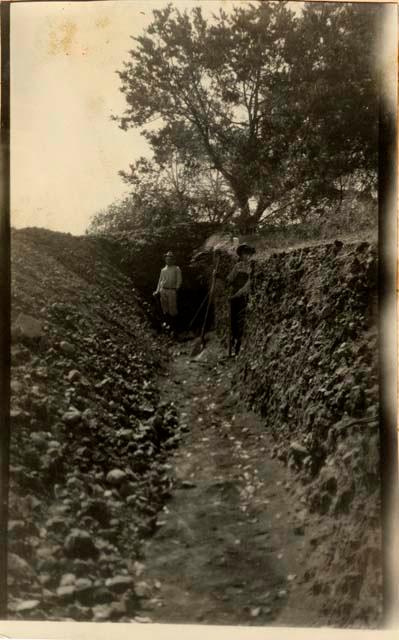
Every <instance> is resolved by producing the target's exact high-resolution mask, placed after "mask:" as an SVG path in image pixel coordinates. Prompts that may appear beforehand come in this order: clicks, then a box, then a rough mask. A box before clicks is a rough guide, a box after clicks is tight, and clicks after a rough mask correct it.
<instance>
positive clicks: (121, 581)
mask: <svg viewBox="0 0 399 640" xmlns="http://www.w3.org/2000/svg"><path fill="white" fill-rule="evenodd" d="M105 586H106V587H107V589H109V590H110V591H112V592H114V593H124V592H125V591H128V590H129V589H131V588H132V587H133V578H132V577H131V576H122V575H120V576H114V577H113V578H108V579H107V580H106V581H105Z"/></svg>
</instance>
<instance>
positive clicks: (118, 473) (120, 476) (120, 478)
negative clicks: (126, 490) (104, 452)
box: [106, 469, 127, 487]
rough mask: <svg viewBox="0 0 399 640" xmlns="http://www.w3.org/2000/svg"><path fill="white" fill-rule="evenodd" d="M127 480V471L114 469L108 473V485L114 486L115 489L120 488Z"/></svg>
mask: <svg viewBox="0 0 399 640" xmlns="http://www.w3.org/2000/svg"><path fill="white" fill-rule="evenodd" d="M126 478H127V474H126V473H125V471H122V470H121V469H112V471H110V472H109V473H107V478H106V480H107V482H108V484H112V485H113V486H115V487H118V486H120V485H121V484H122V482H124V481H125V480H126Z"/></svg>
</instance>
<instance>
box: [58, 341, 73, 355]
mask: <svg viewBox="0 0 399 640" xmlns="http://www.w3.org/2000/svg"><path fill="white" fill-rule="evenodd" d="M60 349H61V351H63V352H64V353H66V354H68V355H72V354H73V353H75V347H74V346H73V345H72V344H71V343H70V342H67V341H66V340H62V341H61V342H60Z"/></svg>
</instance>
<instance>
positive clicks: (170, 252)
mask: <svg viewBox="0 0 399 640" xmlns="http://www.w3.org/2000/svg"><path fill="white" fill-rule="evenodd" d="M174 257H175V256H174V254H173V252H172V251H168V252H167V253H165V258H174Z"/></svg>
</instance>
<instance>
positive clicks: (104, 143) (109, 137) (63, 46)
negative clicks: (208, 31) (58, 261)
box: [11, 0, 242, 234]
mask: <svg viewBox="0 0 399 640" xmlns="http://www.w3.org/2000/svg"><path fill="white" fill-rule="evenodd" d="M164 4H167V3H166V2H162V1H161V2H160V1H158V2H149V1H143V2H139V1H136V0H115V1H114V2H43V3H36V2H35V3H26V4H25V3H23V4H12V5H11V65H12V71H11V118H12V131H11V194H12V195H11V224H12V225H13V226H15V227H24V226H39V227H46V228H48V229H53V230H57V231H68V232H70V233H73V234H80V233H83V232H84V231H85V229H86V227H87V225H88V223H89V221H90V218H91V216H92V215H93V214H94V213H95V212H96V211H98V210H100V209H102V208H104V207H106V206H107V205H109V204H111V202H113V201H115V199H117V198H119V197H121V196H122V195H123V194H124V193H125V192H126V185H124V183H123V182H122V181H121V179H120V177H119V176H118V171H119V170H120V169H123V168H127V167H128V165H129V163H131V162H132V161H133V160H134V159H135V158H137V157H138V156H140V155H142V154H143V153H145V152H146V146H145V142H144V140H143V139H142V138H141V137H140V134H139V132H138V131H133V130H129V131H128V132H123V131H121V130H120V129H119V128H118V126H117V123H115V122H112V121H111V119H110V116H111V114H112V113H114V114H118V115H120V114H121V113H122V111H123V110H124V107H125V103H124V97H123V95H122V93H120V91H119V86H120V81H119V78H118V76H117V75H116V73H115V71H116V70H117V69H121V68H122V63H123V61H124V60H126V59H127V57H128V56H127V52H128V51H129V49H131V48H132V47H133V46H134V43H133V42H132V40H131V38H130V36H137V35H138V34H140V33H141V32H142V30H143V28H145V27H146V26H147V25H148V24H149V22H150V21H151V17H152V13H151V12H152V9H153V8H155V7H160V6H161V5H164ZM175 4H176V5H178V6H179V7H180V8H186V7H192V6H194V5H198V4H201V6H202V7H203V11H204V14H209V15H210V14H211V13H213V12H216V11H218V9H219V7H220V6H222V5H223V7H224V9H225V10H229V8H230V7H231V6H232V5H233V4H234V3H233V2H229V1H226V0H223V1H222V2H220V1H218V0H206V1H203V2H195V1H190V0H182V1H178V2H175ZM235 4H242V3H241V2H235Z"/></svg>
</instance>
